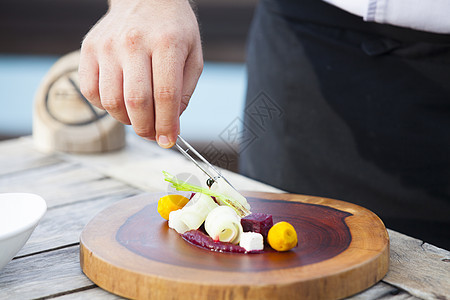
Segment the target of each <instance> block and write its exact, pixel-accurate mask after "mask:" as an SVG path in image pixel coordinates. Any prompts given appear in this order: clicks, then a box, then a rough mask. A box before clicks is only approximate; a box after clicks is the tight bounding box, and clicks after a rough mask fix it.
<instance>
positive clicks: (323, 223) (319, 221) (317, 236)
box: [116, 198, 352, 272]
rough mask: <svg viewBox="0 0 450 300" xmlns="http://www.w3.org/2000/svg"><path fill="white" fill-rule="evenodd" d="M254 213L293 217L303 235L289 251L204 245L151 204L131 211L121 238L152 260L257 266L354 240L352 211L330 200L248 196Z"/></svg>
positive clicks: (304, 260) (320, 253)
mask: <svg viewBox="0 0 450 300" xmlns="http://www.w3.org/2000/svg"><path fill="white" fill-rule="evenodd" d="M248 200H249V203H250V204H251V206H252V212H254V213H270V214H272V216H273V221H274V223H276V222H279V221H287V222H289V223H291V224H292V225H293V226H294V227H295V230H296V231H297V235H298V239H299V240H298V246H297V247H296V248H294V249H292V250H290V251H287V252H276V251H274V250H270V249H267V247H266V248H265V250H264V252H263V253H261V254H258V255H249V254H242V253H236V254H233V253H226V254H224V253H220V252H214V251H205V250H204V249H201V248H199V247H197V246H195V245H191V244H190V243H188V242H186V241H184V240H183V239H182V238H181V236H180V235H179V234H178V233H177V232H176V231H175V230H171V229H169V227H168V226H167V222H165V221H164V220H163V219H162V218H161V216H159V214H158V212H157V209H156V208H157V203H153V204H149V205H147V206H145V207H144V208H143V209H142V210H140V211H139V212H137V213H136V214H134V215H132V216H131V217H129V218H128V219H127V220H126V221H125V223H124V224H123V225H122V226H121V227H120V228H119V230H118V231H117V234H116V240H117V242H119V243H120V244H121V245H122V246H124V247H125V248H127V249H128V250H130V251H132V252H134V253H136V254H138V255H140V256H143V257H145V258H148V259H150V260H154V261H158V262H162V263H167V264H171V265H177V266H181V267H187V268H195V269H205V270H217V271H233V272H258V271H269V270H276V269H284V268H294V267H300V266H305V265H309V264H314V263H318V262H321V261H324V260H327V259H330V258H332V257H335V256H336V255H338V254H340V253H342V252H343V251H345V250H346V249H347V248H348V246H349V245H350V243H351V240H352V237H351V234H350V230H349V228H348V226H347V224H346V223H345V218H346V217H348V216H351V214H350V213H347V212H344V211H340V210H337V209H334V208H330V207H327V206H322V205H316V204H306V203H300V202H291V201H279V200H277V201H273V200H265V199H257V198H248Z"/></svg>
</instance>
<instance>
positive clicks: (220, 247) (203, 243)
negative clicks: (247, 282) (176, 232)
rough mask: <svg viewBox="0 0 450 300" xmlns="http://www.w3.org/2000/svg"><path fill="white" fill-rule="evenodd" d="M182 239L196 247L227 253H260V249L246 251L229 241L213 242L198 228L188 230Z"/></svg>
mask: <svg viewBox="0 0 450 300" xmlns="http://www.w3.org/2000/svg"><path fill="white" fill-rule="evenodd" d="M181 236H182V237H183V239H184V240H185V241H187V242H189V243H191V244H193V245H195V246H197V247H200V248H203V249H206V250H211V251H217V252H228V253H261V252H262V251H246V250H245V248H243V247H241V246H238V245H234V244H231V243H224V242H215V241H214V240H213V239H212V238H211V237H210V236H209V235H207V234H205V233H203V232H201V231H200V230H189V231H186V232H185V233H183V234H182V235H181Z"/></svg>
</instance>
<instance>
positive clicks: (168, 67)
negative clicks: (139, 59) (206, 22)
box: [152, 47, 186, 148]
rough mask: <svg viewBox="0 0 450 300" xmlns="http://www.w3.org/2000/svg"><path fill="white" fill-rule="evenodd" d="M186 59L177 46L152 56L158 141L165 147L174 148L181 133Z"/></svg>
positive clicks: (160, 50) (162, 49)
mask: <svg viewBox="0 0 450 300" xmlns="http://www.w3.org/2000/svg"><path fill="white" fill-rule="evenodd" d="M185 59H186V55H184V54H183V52H182V51H181V50H180V49H177V48H176V47H169V48H158V50H156V51H154V52H153V56H152V68H153V98H154V105H155V130H156V140H157V142H158V144H159V145H160V146H161V147H163V148H170V147H172V146H173V145H174V144H175V142H176V139H177V135H178V133H179V127H180V126H179V115H180V102H181V92H182V87H183V70H184V62H185Z"/></svg>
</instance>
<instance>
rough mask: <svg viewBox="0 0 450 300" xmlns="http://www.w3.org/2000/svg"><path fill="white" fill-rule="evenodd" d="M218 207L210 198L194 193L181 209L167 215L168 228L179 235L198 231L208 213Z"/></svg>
mask: <svg viewBox="0 0 450 300" xmlns="http://www.w3.org/2000/svg"><path fill="white" fill-rule="evenodd" d="M218 206H219V205H217V203H216V202H214V200H213V199H212V198H211V197H210V196H207V195H204V194H201V193H196V194H195V195H194V197H192V199H191V200H190V201H189V202H188V203H187V204H186V205H185V206H184V207H183V208H182V209H179V210H176V211H172V212H171V213H170V214H169V227H170V228H173V229H175V230H176V231H177V232H178V233H180V234H183V233H185V232H186V231H189V230H193V229H198V228H199V227H200V226H201V225H202V224H203V222H204V221H205V219H206V216H207V215H208V214H209V212H210V211H212V210H213V209H214V208H216V207H218Z"/></svg>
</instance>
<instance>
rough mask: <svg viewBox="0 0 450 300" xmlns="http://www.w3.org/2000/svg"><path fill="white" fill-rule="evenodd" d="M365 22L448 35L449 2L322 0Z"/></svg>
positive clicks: (431, 0) (449, 30) (443, 0)
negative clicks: (361, 18)
mask: <svg viewBox="0 0 450 300" xmlns="http://www.w3.org/2000/svg"><path fill="white" fill-rule="evenodd" d="M323 1H325V2H328V3H330V4H332V5H335V6H337V7H339V8H341V9H343V10H345V11H348V12H350V13H352V14H354V15H357V16H360V17H363V19H364V20H365V21H368V22H377V23H385V24H391V25H396V26H401V27H407V28H412V29H416V30H422V31H428V32H434V33H447V34H449V33H450V0H323Z"/></svg>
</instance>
